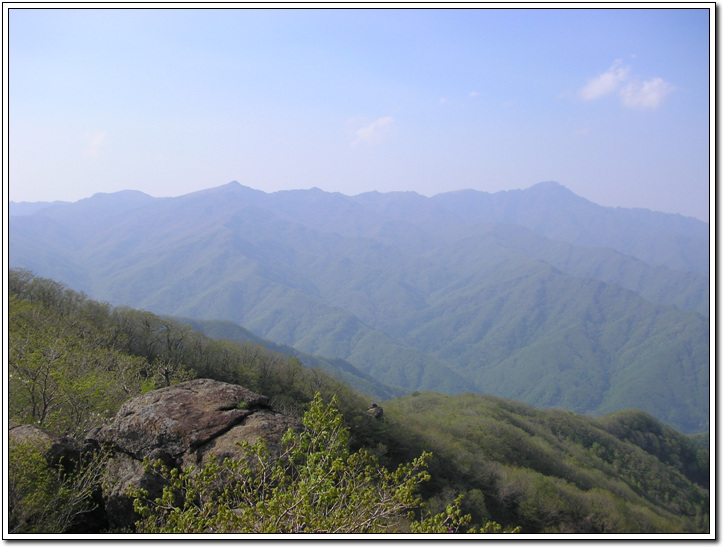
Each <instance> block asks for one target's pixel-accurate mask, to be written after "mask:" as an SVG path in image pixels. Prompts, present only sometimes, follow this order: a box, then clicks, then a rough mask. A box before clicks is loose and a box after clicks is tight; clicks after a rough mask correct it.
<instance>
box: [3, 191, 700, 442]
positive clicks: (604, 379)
mask: <svg viewBox="0 0 724 548" xmlns="http://www.w3.org/2000/svg"><path fill="white" fill-rule="evenodd" d="M708 236H709V231H708V226H707V225H706V224H705V223H702V222H700V221H697V220H695V219H689V218H684V217H680V216H677V215H665V214H660V213H655V212H650V211H644V210H624V209H615V208H604V207H601V206H597V205H596V204H592V203H591V202H588V201H587V200H585V199H583V198H580V197H578V196H575V195H574V194H573V193H571V192H570V191H568V190H567V189H565V188H564V187H562V186H561V185H558V184H555V183H545V184H539V185H535V186H533V187H531V188H530V189H526V190H523V191H511V192H502V193H496V194H487V193H484V192H475V191H464V192H461V193H450V194H441V195H438V196H434V197H432V198H426V197H424V196H420V195H418V194H415V193H389V194H379V193H369V194H362V195H359V196H353V197H348V196H344V195H342V194H332V193H326V192H323V191H321V190H319V189H312V190H307V191H285V192H277V193H273V194H266V193H263V192H260V191H255V190H253V189H250V188H247V187H243V186H241V185H239V184H238V183H230V184H228V185H224V186H221V187H218V188H214V189H209V190H207V191H201V192H196V193H192V194H188V195H185V196H180V197H178V198H152V197H150V196H147V195H145V194H142V193H140V192H131V191H126V192H120V193H116V194H110V195H96V196H93V197H92V198H89V199H86V200H81V201H79V202H76V203H74V204H55V205H49V206H47V207H45V208H43V209H40V210H38V211H35V213H33V214H29V215H21V216H11V218H10V264H11V266H13V267H22V268H29V269H32V270H33V271H34V272H36V273H38V274H39V275H43V276H49V277H52V278H53V279H56V280H59V281H62V282H64V283H67V284H69V285H70V286H71V287H73V288H76V289H78V290H82V291H85V292H87V293H88V294H89V295H91V296H92V297H94V298H99V299H103V300H106V301H108V302H110V303H112V304H114V305H128V306H133V307H138V308H143V309H146V310H150V311H152V312H154V313H158V314H165V315H172V316H177V317H191V318H198V319H205V320H227V321H232V322H234V323H236V324H239V325H240V326H243V327H244V328H246V329H248V330H250V331H252V332H253V333H254V334H255V335H257V336H260V337H263V338H264V339H268V340H271V341H274V342H275V343H277V344H280V345H288V346H292V347H294V348H296V349H298V350H299V351H302V352H305V353H307V354H312V355H319V356H325V357H328V358H330V359H333V358H341V359H342V360H344V361H346V362H348V363H349V364H351V366H353V367H354V368H357V369H359V370H360V371H362V372H363V373H364V374H366V375H369V376H370V377H371V378H373V379H374V380H375V381H377V382H380V383H383V384H385V385H387V386H390V387H394V388H395V389H403V390H407V391H413V390H433V391H437V392H442V393H447V394H457V393H461V392H466V391H475V392H481V393H491V394H495V395H496V396H500V397H509V398H517V399H520V400H523V401H525V402H527V403H529V404H531V405H534V406H537V407H553V408H561V409H566V410H570V411H574V412H578V413H587V414H592V415H600V414H603V413H608V412H612V411H616V410H621V409H627V408H639V409H642V410H644V411H646V412H648V413H651V414H652V415H654V416H655V417H657V418H658V419H660V420H663V421H665V422H666V423H667V424H669V425H671V426H674V427H676V428H678V429H680V430H682V431H684V432H687V433H689V432H706V431H707V430H708V426H709V425H708V420H709V280H708V278H707V275H708V250H709V245H708Z"/></svg>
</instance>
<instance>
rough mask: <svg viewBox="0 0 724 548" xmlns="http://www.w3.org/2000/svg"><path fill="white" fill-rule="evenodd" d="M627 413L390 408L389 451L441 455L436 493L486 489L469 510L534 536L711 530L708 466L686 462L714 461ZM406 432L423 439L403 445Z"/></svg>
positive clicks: (493, 404)
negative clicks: (423, 451)
mask: <svg viewBox="0 0 724 548" xmlns="http://www.w3.org/2000/svg"><path fill="white" fill-rule="evenodd" d="M620 415H621V416H620V417H616V416H613V417H602V418H600V419H593V418H590V417H585V416H579V415H574V414H573V413H568V412H563V411H555V410H547V411H542V410H537V409H534V408H532V407H530V406H528V405H526V404H523V403H520V402H514V401H510V400H502V399H499V398H494V397H492V396H484V395H475V394H465V395H461V396H457V397H451V396H444V395H441V394H432V393H422V394H418V395H417V396H406V397H404V398H400V399H398V400H393V401H388V402H385V417H386V420H387V421H388V424H389V425H390V431H389V433H388V434H387V436H388V437H387V446H388V450H389V451H394V450H397V451H401V457H403V458H404V456H405V455H409V454H410V453H414V452H415V451H416V450H417V448H418V447H425V448H426V450H431V451H434V452H435V454H436V455H437V456H438V459H437V460H439V461H441V462H444V463H445V467H440V468H438V469H435V470H434V471H433V470H431V472H432V474H433V477H434V478H436V480H437V482H436V481H435V480H433V481H431V482H430V483H431V484H432V485H430V488H431V492H428V496H429V497H430V498H431V499H434V498H439V497H442V498H443V499H444V498H445V497H446V496H447V497H449V493H450V490H451V489H452V490H456V489H457V490H459V491H462V490H468V491H469V492H470V491H473V490H475V489H478V490H480V495H479V496H476V497H469V498H470V499H471V501H473V500H477V502H476V503H475V505H477V508H475V507H474V506H473V507H471V506H468V507H466V511H467V512H470V513H471V514H473V515H475V516H476V517H477V516H480V517H479V518H478V519H481V518H486V519H492V520H495V521H498V522H500V523H516V524H519V525H520V526H521V527H522V528H523V531H524V532H544V531H545V532H562V533H571V532H579V533H614V532H618V533H632V532H640V533H649V532H659V533H662V532H670V533H682V532H702V531H706V530H708V517H707V516H708V512H709V509H708V508H709V494H708V491H707V489H706V488H707V487H708V478H707V479H706V481H700V479H703V477H700V474H702V473H703V470H705V468H693V466H694V464H693V463H688V462H686V459H688V458H689V457H690V456H691V455H697V457H698V458H699V459H702V460H703V459H704V458H705V457H706V458H708V457H707V455H704V454H702V453H697V449H696V448H695V446H694V445H693V444H692V443H691V442H688V440H687V438H686V437H685V436H683V435H681V434H679V433H678V432H676V431H674V430H673V429H671V428H669V427H666V426H665V425H663V424H661V423H660V422H658V421H656V420H655V419H654V418H653V417H651V416H650V415H646V414H644V413H641V412H638V411H637V412H622V413H621V414H620ZM626 417H629V419H628V420H627V421H624V419H625V418H626ZM634 418H635V419H636V420H635V421H634V420H633V419H634ZM624 424H626V425H627V426H624ZM404 432H406V433H407V436H408V439H415V440H417V442H416V443H409V442H408V447H403V446H402V444H401V443H399V442H395V440H396V439H400V438H402V437H403V436H405V434H404ZM641 440H645V441H646V442H647V445H644V444H643V442H642V441H641ZM642 445H644V446H643V447H642ZM701 466H702V467H703V466H704V465H703V464H702V465H701ZM446 493H448V494H447V495H446ZM483 493H484V496H482V494H483ZM433 494H434V495H433Z"/></svg>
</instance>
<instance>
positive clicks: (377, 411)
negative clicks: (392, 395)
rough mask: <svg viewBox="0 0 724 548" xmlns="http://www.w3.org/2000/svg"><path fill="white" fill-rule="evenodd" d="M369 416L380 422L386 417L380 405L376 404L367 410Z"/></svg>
mask: <svg viewBox="0 0 724 548" xmlns="http://www.w3.org/2000/svg"><path fill="white" fill-rule="evenodd" d="M367 414H368V415H369V416H370V417H372V418H374V419H377V420H378V421H381V420H382V415H384V411H383V410H382V408H381V407H380V406H379V405H377V404H376V403H373V404H372V405H370V407H369V409H367Z"/></svg>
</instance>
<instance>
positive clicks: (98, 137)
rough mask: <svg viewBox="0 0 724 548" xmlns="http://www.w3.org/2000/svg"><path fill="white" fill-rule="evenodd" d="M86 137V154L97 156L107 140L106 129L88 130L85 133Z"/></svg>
mask: <svg viewBox="0 0 724 548" xmlns="http://www.w3.org/2000/svg"><path fill="white" fill-rule="evenodd" d="M85 137H86V148H85V151H84V153H85V155H86V156H90V157H92V158H95V157H96V156H98V153H99V152H100V150H101V147H103V144H104V143H105V141H106V132H105V131H88V132H86V134H85Z"/></svg>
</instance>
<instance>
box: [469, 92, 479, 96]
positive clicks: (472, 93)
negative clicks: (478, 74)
mask: <svg viewBox="0 0 724 548" xmlns="http://www.w3.org/2000/svg"><path fill="white" fill-rule="evenodd" d="M478 95H480V92H478V91H471V92H470V97H477V96H478Z"/></svg>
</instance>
